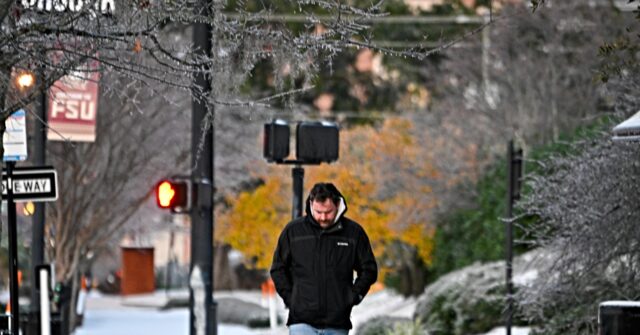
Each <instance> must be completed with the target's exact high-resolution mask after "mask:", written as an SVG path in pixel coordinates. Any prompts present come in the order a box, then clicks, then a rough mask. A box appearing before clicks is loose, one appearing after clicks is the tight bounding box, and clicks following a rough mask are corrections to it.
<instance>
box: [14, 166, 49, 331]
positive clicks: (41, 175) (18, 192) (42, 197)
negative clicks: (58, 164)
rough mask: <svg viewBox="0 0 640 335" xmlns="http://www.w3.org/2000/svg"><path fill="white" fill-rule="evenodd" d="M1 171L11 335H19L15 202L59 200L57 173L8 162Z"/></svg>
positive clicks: (47, 169) (42, 168)
mask: <svg viewBox="0 0 640 335" xmlns="http://www.w3.org/2000/svg"><path fill="white" fill-rule="evenodd" d="M6 163H7V169H6V170H4V171H2V199H3V200H6V201H7V219H8V222H7V224H8V226H9V278H10V279H9V304H10V308H11V322H10V325H11V333H12V334H19V332H20V328H19V327H20V323H19V320H20V306H19V305H18V251H17V250H18V248H17V244H18V233H17V230H18V229H17V224H16V202H26V201H34V202H40V201H54V200H56V199H57V198H58V182H57V174H56V171H55V170H54V169H53V168H52V167H37V168H16V167H15V166H16V162H14V161H8V162H6Z"/></svg>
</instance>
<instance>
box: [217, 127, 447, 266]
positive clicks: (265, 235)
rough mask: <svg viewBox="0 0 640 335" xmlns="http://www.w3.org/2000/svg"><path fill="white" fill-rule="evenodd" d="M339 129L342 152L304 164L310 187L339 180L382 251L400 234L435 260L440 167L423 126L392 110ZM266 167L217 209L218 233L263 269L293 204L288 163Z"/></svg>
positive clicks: (379, 252)
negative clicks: (432, 218) (432, 216)
mask: <svg viewBox="0 0 640 335" xmlns="http://www.w3.org/2000/svg"><path fill="white" fill-rule="evenodd" d="M340 136H341V141H340V159H339V160H338V162H336V163H334V164H330V165H321V166H308V167H306V168H305V185H306V187H305V189H306V188H308V187H310V185H313V184H314V183H316V182H319V181H330V182H333V183H334V184H335V185H336V186H337V187H338V188H339V189H340V191H341V192H342V193H343V195H344V196H345V198H346V201H347V204H348V207H349V210H348V214H347V215H348V216H349V217H351V218H352V219H354V220H356V221H357V222H359V223H360V224H362V226H363V227H364V228H365V230H366V231H367V234H368V235H369V238H370V240H371V243H372V246H373V249H374V253H375V254H376V256H377V257H380V256H382V255H383V254H384V252H385V249H386V247H387V246H388V245H389V244H390V243H391V242H392V241H401V242H402V243H405V244H406V245H409V246H411V247H413V248H415V249H416V251H417V253H418V255H419V256H420V258H421V259H422V261H423V262H425V263H426V264H429V263H430V261H431V253H432V249H433V234H434V229H433V227H431V225H430V223H429V219H428V218H429V211H430V210H431V209H432V208H433V207H434V206H435V199H434V197H433V195H432V192H431V188H430V186H429V185H430V184H431V182H432V181H433V179H437V178H439V175H438V173H437V171H436V169H435V168H434V167H433V165H432V164H431V163H430V158H428V157H425V156H424V153H425V152H426V151H425V150H423V149H424V148H422V147H421V138H420V136H421V133H420V132H418V131H416V130H415V129H413V126H412V123H411V122H410V121H409V120H407V119H403V118H390V119H387V120H386V121H384V122H383V123H382V124H381V125H380V126H379V127H372V126H359V127H354V128H351V129H343V130H342V131H341V134H340ZM268 171H269V172H268V173H267V174H266V175H264V176H263V177H262V179H263V180H265V183H264V184H263V185H261V186H259V187H257V188H256V189H255V190H252V191H250V192H242V193H240V194H239V195H237V196H236V197H234V198H231V199H229V201H228V202H229V207H228V209H227V210H225V211H222V212H220V213H219V214H218V218H219V221H220V222H221V226H222V227H221V228H219V229H218V231H217V232H218V234H217V236H218V239H219V240H222V241H224V242H226V243H229V244H230V245H231V246H232V247H233V248H235V249H237V250H239V251H241V252H242V253H243V254H244V255H245V256H246V257H247V258H248V259H251V260H253V261H254V262H255V263H253V264H255V266H256V267H257V268H263V269H266V268H268V267H269V265H270V262H271V257H272V253H273V250H274V248H275V244H276V242H277V238H278V235H279V233H280V231H281V229H282V228H283V227H284V225H285V224H286V223H287V222H288V221H289V219H290V217H289V216H290V212H291V204H290V202H291V201H290V199H291V184H290V176H289V170H288V169H286V168H283V167H281V166H280V167H272V168H269V169H268ZM385 271H386V269H384V268H383V269H382V273H383V274H384V273H385Z"/></svg>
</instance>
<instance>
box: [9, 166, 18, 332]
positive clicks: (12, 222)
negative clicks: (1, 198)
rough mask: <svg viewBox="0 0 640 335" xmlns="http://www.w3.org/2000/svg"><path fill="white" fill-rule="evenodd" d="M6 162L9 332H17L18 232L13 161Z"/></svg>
mask: <svg viewBox="0 0 640 335" xmlns="http://www.w3.org/2000/svg"><path fill="white" fill-rule="evenodd" d="M6 163H7V194H6V198H5V199H7V218H8V222H7V224H8V226H9V278H10V279H9V305H10V308H11V334H14V335H15V334H19V333H20V330H19V329H20V328H19V325H20V324H19V321H20V310H19V305H18V248H17V244H18V233H17V230H18V229H17V224H16V203H15V202H14V201H13V187H12V186H11V184H12V180H13V168H14V167H15V165H16V163H15V162H12V161H10V162H6Z"/></svg>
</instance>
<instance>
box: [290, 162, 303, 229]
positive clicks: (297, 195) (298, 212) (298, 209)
mask: <svg viewBox="0 0 640 335" xmlns="http://www.w3.org/2000/svg"><path fill="white" fill-rule="evenodd" d="M291 178H292V179H293V198H292V204H291V219H292V220H295V219H296V218H298V217H301V216H302V188H303V187H304V168H302V166H300V165H296V166H295V167H294V168H293V169H291Z"/></svg>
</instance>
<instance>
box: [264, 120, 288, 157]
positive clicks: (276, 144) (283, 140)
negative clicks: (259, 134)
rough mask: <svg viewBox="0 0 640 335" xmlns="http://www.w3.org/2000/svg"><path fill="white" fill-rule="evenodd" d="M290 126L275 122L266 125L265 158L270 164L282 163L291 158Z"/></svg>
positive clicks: (285, 123) (283, 122)
mask: <svg viewBox="0 0 640 335" xmlns="http://www.w3.org/2000/svg"><path fill="white" fill-rule="evenodd" d="M289 138H290V133H289V124H287V122H285V121H282V120H274V121H273V122H271V123H265V125H264V141H263V144H264V146H263V156H264V158H266V159H267V161H269V162H282V161H283V160H284V159H285V158H287V156H289Z"/></svg>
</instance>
